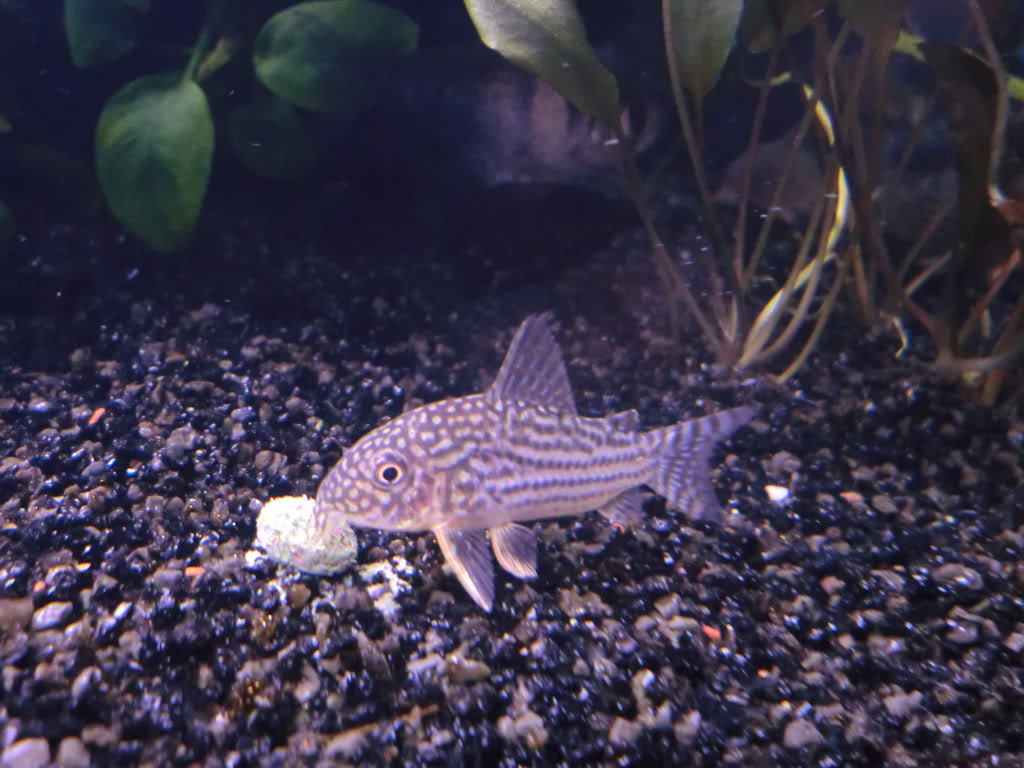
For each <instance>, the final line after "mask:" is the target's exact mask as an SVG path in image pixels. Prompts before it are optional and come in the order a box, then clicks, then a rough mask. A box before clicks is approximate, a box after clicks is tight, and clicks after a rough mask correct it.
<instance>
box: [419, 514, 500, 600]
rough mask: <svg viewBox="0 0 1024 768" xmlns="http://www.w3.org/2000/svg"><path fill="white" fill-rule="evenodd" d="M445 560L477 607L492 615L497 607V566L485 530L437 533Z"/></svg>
mask: <svg viewBox="0 0 1024 768" xmlns="http://www.w3.org/2000/svg"><path fill="white" fill-rule="evenodd" d="M434 535H435V536H437V543H438V544H440V545H441V552H442V553H444V557H445V560H447V561H448V564H449V565H450V566H451V567H452V570H453V571H454V572H455V575H456V576H457V577H458V579H459V581H460V582H462V586H463V587H465V588H466V591H467V592H469V596H470V597H472V598H473V599H474V600H475V601H476V604H477V605H479V606H480V607H481V608H483V609H484V610H485V611H487V612H490V610H491V606H492V605H494V564H493V563H492V562H491V553H490V549H489V548H488V546H487V537H486V536H485V535H484V532H483V531H482V530H475V531H451V530H446V529H444V528H438V529H437V530H435V531H434Z"/></svg>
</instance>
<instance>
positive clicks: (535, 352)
mask: <svg viewBox="0 0 1024 768" xmlns="http://www.w3.org/2000/svg"><path fill="white" fill-rule="evenodd" d="M552 319H553V316H552V314H551V313H550V312H544V313H543V314H540V315H530V316H529V317H527V318H526V319H525V320H523V322H522V325H520V326H519V330H517V331H516V335H515V336H514V337H513V338H512V343H511V344H510V345H509V348H508V352H506V353H505V361H504V362H503V363H502V364H501V370H500V371H498V376H497V378H495V379H494V383H493V384H492V385H491V388H490V389H488V390H487V396H488V397H492V398H494V399H495V400H499V401H519V402H521V403H527V404H528V405H542V406H546V407H548V408H552V409H554V410H556V411H560V412H562V413H576V401H575V400H574V399H573V396H572V388H571V387H570V386H569V376H568V374H567V373H566V372H565V362H564V361H563V360H562V351H561V350H560V349H559V348H558V342H556V341H555V336H554V334H553V333H552V332H551V321H552Z"/></svg>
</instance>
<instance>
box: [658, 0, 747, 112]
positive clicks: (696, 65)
mask: <svg viewBox="0 0 1024 768" xmlns="http://www.w3.org/2000/svg"><path fill="white" fill-rule="evenodd" d="M668 4H669V19H670V24H671V30H672V47H673V54H674V56H675V60H676V66H677V68H678V71H679V75H680V79H681V81H682V85H683V87H684V88H686V90H688V91H689V92H690V95H691V96H692V97H693V98H694V99H700V98H701V97H703V96H704V94H706V93H707V92H708V91H710V90H711V89H712V88H714V87H715V83H717V82H718V77H719V75H720V74H721V73H722V67H724V66H725V61H726V59H728V58H729V51H730V50H731V49H732V43H733V40H734V38H735V37H736V28H737V26H738V25H739V21H740V16H741V15H742V14H743V0H668Z"/></svg>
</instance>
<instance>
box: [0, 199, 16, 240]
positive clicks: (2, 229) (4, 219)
mask: <svg viewBox="0 0 1024 768" xmlns="http://www.w3.org/2000/svg"><path fill="white" fill-rule="evenodd" d="M15 232H16V228H15V224H14V214H13V213H11V209H10V208H8V207H7V204H6V203H5V202H4V201H3V200H0V253H2V252H3V251H6V250H7V248H8V246H10V244H11V243H12V242H13V241H14V233H15Z"/></svg>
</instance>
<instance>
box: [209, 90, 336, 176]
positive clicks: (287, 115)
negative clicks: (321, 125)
mask: <svg viewBox="0 0 1024 768" xmlns="http://www.w3.org/2000/svg"><path fill="white" fill-rule="evenodd" d="M229 131H230V136H231V145H232V147H233V148H234V150H235V153H236V154H237V155H238V157H239V159H241V161H242V162H243V163H244V164H245V166H246V167H247V168H249V170H251V171H252V172H253V173H256V174H259V175H260V176H266V177H268V178H271V179H275V180H277V181H292V180H294V179H297V178H300V177H301V176H304V175H305V174H306V173H308V172H309V170H310V169H311V168H312V167H313V165H314V164H315V163H316V161H317V159H318V157H319V153H318V151H317V146H316V144H315V143H314V141H313V140H312V137H310V136H309V135H308V133H307V131H306V129H305V128H304V126H303V125H302V121H301V120H299V116H298V115H297V114H296V113H295V109H294V108H293V107H292V106H291V104H289V103H288V102H286V101H284V100H283V99H280V98H278V97H276V96H273V95H267V96H263V97H260V98H257V99H256V100H254V101H252V102H251V103H249V104H242V105H239V106H237V107H235V108H234V110H233V111H232V113H231V117H230V120H229Z"/></svg>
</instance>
